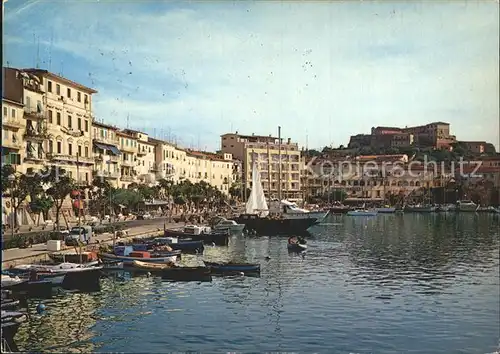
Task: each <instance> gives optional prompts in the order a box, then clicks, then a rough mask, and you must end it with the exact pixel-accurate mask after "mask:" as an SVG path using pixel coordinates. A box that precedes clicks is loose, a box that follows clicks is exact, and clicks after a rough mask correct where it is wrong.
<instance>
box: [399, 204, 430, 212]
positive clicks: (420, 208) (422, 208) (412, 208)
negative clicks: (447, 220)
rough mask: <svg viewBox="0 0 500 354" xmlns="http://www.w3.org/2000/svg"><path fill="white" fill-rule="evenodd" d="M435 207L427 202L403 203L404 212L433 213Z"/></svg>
mask: <svg viewBox="0 0 500 354" xmlns="http://www.w3.org/2000/svg"><path fill="white" fill-rule="evenodd" d="M436 209H437V207H435V206H433V205H429V204H413V205H405V207H404V211H405V212H413V213H434V212H435V211H436Z"/></svg>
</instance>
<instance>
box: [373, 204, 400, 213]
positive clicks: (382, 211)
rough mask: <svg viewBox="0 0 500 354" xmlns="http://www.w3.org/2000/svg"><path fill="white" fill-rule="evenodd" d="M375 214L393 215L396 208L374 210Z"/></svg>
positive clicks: (385, 207) (387, 207)
mask: <svg viewBox="0 0 500 354" xmlns="http://www.w3.org/2000/svg"><path fill="white" fill-rule="evenodd" d="M375 210H376V211H377V213H379V214H393V213H395V212H396V208H393V207H390V206H384V207H381V208H375Z"/></svg>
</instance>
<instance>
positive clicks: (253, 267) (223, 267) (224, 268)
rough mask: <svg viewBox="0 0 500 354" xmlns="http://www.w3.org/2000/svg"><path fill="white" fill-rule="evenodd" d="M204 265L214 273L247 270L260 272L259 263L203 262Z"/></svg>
mask: <svg viewBox="0 0 500 354" xmlns="http://www.w3.org/2000/svg"><path fill="white" fill-rule="evenodd" d="M205 264H206V266H207V267H209V268H210V269H211V270H212V271H213V272H216V273H226V272H227V273H229V272H243V273H245V272H248V273H256V272H260V264H219V263H210V262H205Z"/></svg>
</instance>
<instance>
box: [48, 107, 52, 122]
mask: <svg viewBox="0 0 500 354" xmlns="http://www.w3.org/2000/svg"><path fill="white" fill-rule="evenodd" d="M49 123H50V124H52V111H51V110H49Z"/></svg>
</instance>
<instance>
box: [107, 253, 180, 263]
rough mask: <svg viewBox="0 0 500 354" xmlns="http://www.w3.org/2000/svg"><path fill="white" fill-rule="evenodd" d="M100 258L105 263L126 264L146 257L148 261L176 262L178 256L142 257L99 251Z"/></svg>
mask: <svg viewBox="0 0 500 354" xmlns="http://www.w3.org/2000/svg"><path fill="white" fill-rule="evenodd" d="M99 259H101V260H102V261H103V263H117V262H123V263H125V264H132V263H133V262H134V261H144V260H145V259H147V261H148V263H174V262H175V261H176V260H177V256H168V257H152V258H141V257H127V256H116V255H114V254H111V253H99Z"/></svg>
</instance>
